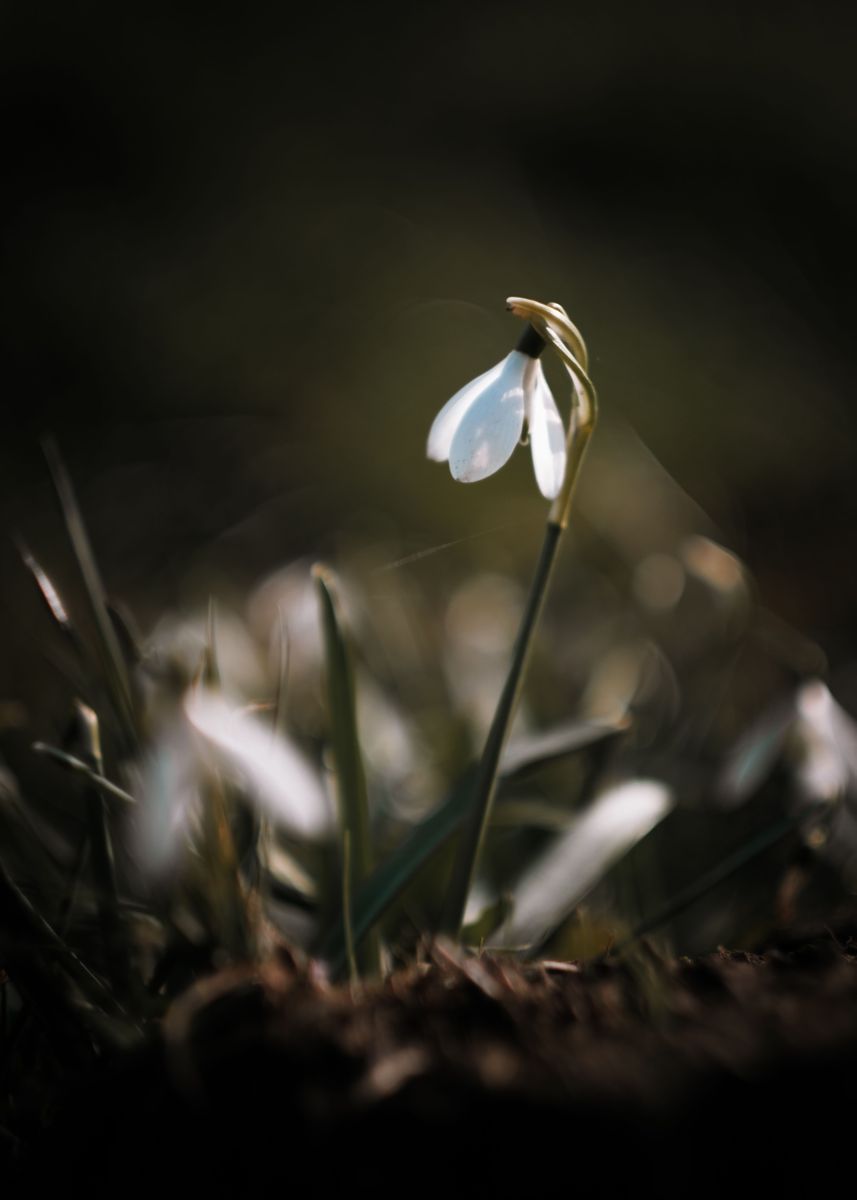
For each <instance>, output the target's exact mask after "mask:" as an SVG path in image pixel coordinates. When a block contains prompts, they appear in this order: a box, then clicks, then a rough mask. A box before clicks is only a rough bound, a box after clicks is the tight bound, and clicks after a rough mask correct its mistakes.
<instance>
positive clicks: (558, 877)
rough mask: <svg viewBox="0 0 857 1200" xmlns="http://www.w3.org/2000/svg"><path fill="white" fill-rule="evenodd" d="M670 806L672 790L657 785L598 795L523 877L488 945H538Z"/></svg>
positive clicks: (627, 785) (642, 783) (644, 782)
mask: <svg viewBox="0 0 857 1200" xmlns="http://www.w3.org/2000/svg"><path fill="white" fill-rule="evenodd" d="M673 804H674V796H673V793H672V790H671V789H670V788H668V787H667V786H666V784H663V783H661V782H659V781H658V780H655V779H634V780H628V781H626V782H624V783H620V784H617V785H616V786H615V787H612V788H609V789H608V790H607V791H606V792H602V794H601V795H600V796H599V797H598V798H597V799H596V800H594V801H593V802H592V804H590V805H589V807H588V808H587V809H585V810H584V811H583V812H582V813H581V814H580V815H579V816H578V817H576V818H575V819H574V821H573V823H572V824H571V826H570V827H569V829H568V830H567V831H566V832H565V833H564V834H562V835H561V836H560V837H558V838H557V839H556V841H555V842H554V843H553V844H552V845H551V846H550V847H549V849H548V850H546V851H545V853H544V854H543V855H542V857H541V858H539V859H537V860H536V861H535V862H534V863H532V864H531V865H530V866H529V867H528V868H527V870H526V871H525V872H524V874H523V875H522V877H521V879H520V880H519V881H518V883H517V885H516V887H515V890H514V908H513V910H512V915H511V917H510V918H509V920H508V921H507V922H506V924H505V925H503V926H502V928H501V929H500V930H498V932H497V933H496V934H495V935H493V936H492V937H491V938H490V939H489V945H491V946H522V945H523V946H530V945H536V944H538V943H539V942H540V941H542V940H543V939H544V938H545V937H546V936H547V935H548V934H549V933H550V932H551V931H552V930H553V929H555V928H556V927H557V925H559V924H560V922H561V921H562V920H563V919H564V918H565V917H566V915H567V914H568V913H570V912H571V910H572V909H573V908H574V906H575V905H576V904H578V903H579V902H580V901H581V900H582V899H583V897H584V896H585V895H586V893H587V892H588V891H589V890H590V888H592V887H593V886H594V885H595V884H596V883H597V882H598V880H599V879H600V878H601V876H602V875H603V874H604V872H605V871H606V870H607V869H608V867H611V866H612V865H613V863H615V862H617V861H618V860H619V859H620V858H621V857H622V855H623V854H626V853H627V851H628V850H630V849H631V847H632V846H634V845H636V843H637V842H639V841H641V840H642V839H643V838H644V837H645V836H646V834H647V833H649V831H650V830H652V829H654V827H655V826H656V825H657V824H658V823H659V822H660V821H662V820H663V819H664V817H665V816H666V815H667V813H668V812H669V811H670V809H671V808H672V807H673Z"/></svg>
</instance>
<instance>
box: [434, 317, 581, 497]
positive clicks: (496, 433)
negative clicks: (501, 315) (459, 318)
mask: <svg viewBox="0 0 857 1200" xmlns="http://www.w3.org/2000/svg"><path fill="white" fill-rule="evenodd" d="M544 345H545V343H544V342H543V340H542V339H541V337H540V336H539V335H538V334H537V333H536V332H535V331H534V330H532V329H528V330H527V332H526V333H525V334H524V335H523V337H522V338H521V340H520V341H519V343H518V346H517V348H516V349H515V350H513V351H512V352H511V354H507V355H506V357H505V358H504V359H503V360H502V362H499V363H497V365H496V366H494V367H492V368H491V370H490V371H486V372H485V374H484V375H480V376H478V378H476V379H474V380H473V381H472V382H471V383H468V384H467V386H466V387H463V388H462V389H461V391H460V392H456V394H455V395H454V396H453V397H452V399H451V400H449V401H447V403H446V404H445V405H444V406H443V408H442V409H441V410H440V412H439V413H438V414H437V416H436V417H435V419H434V424H433V425H432V427H431V430H430V432H429V437H428V446H427V453H428V456H429V458H431V459H434V460H435V462H447V461H448V462H449V469H450V471H451V472H452V476H453V478H454V479H458V480H459V481H460V482H461V483H476V482H477V481H478V480H480V479H486V478H487V477H488V476H489V475H493V474H494V472H495V471H499V470H500V468H501V467H502V466H503V464H504V463H505V462H507V461H508V460H509V458H511V456H512V452H513V450H514V449H515V446H516V445H517V444H518V443H519V442H520V440H521V434H522V432H523V428H524V420H526V422H527V429H528V432H529V440H530V448H531V450H532V454H533V466H534V467H535V472H536V482H537V483H538V485H539V491H540V492H541V493H542V495H543V496H545V497H547V499H548V500H553V499H554V497H555V496H557V494H558V493H559V490H560V488H561V487H562V483H563V479H564V477H565V465H566V445H565V443H566V437H565V429H564V427H563V424H562V420H561V418H560V415H559V411H558V409H557V406H556V401H555V400H554V398H553V396H552V395H551V390H550V388H549V387H548V384H547V380H546V379H545V376H544V372H543V370H542V365H541V363H540V362H539V355H540V354H541V352H542V350H543V349H544Z"/></svg>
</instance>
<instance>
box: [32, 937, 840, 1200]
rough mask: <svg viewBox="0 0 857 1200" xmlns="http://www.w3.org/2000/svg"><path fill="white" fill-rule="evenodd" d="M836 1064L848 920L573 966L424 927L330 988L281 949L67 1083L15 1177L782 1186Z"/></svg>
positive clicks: (836, 1111) (809, 1161) (833, 1106)
mask: <svg viewBox="0 0 857 1200" xmlns="http://www.w3.org/2000/svg"><path fill="white" fill-rule="evenodd" d="M855 1080H857V923H852V922H850V921H848V922H845V923H843V922H840V923H838V924H836V925H831V926H830V927H824V928H821V929H815V930H797V931H794V932H792V933H791V934H789V935H783V936H782V937H780V938H778V939H776V941H775V943H773V944H771V945H770V946H768V947H767V948H766V949H765V950H764V952H762V953H758V954H755V953H750V952H744V951H726V950H720V951H719V952H717V953H715V954H712V955H710V956H708V957H705V958H701V959H698V960H693V961H692V960H689V959H679V960H671V961H670V960H664V959H661V958H660V957H658V956H657V955H656V954H655V953H654V952H653V951H652V950H650V949H647V948H646V947H642V948H640V949H638V950H637V951H635V952H634V954H633V955H631V956H626V958H625V960H624V961H623V962H613V961H601V962H596V963H591V964H588V965H586V966H585V967H582V966H580V965H578V964H575V963H565V962H549V961H542V962H537V963H531V964H520V963H517V962H515V961H512V960H507V959H501V958H498V957H493V956H489V955H487V954H486V955H482V956H472V955H464V954H462V953H461V952H459V951H457V950H455V949H454V948H453V947H451V946H448V945H445V944H443V943H441V944H436V945H434V946H432V947H430V948H427V949H426V951H425V953H424V955H423V957H422V959H421V961H418V962H417V963H415V964H414V965H412V966H410V967H409V968H407V969H403V970H399V971H398V972H396V973H394V974H393V975H392V976H390V977H389V978H388V979H387V980H386V981H385V982H383V983H381V984H377V985H359V986H354V987H333V986H331V985H329V984H328V983H327V982H326V981H325V980H324V978H323V976H322V974H321V973H320V972H319V970H318V969H317V967H316V966H314V965H313V964H310V963H304V962H298V961H297V960H296V959H295V958H294V956H293V955H291V954H290V953H289V952H288V951H286V950H285V949H284V950H283V951H282V953H280V954H279V955H278V956H277V957H276V958H274V959H273V960H271V961H270V962H269V963H268V964H267V965H265V966H264V967H262V968H260V969H258V970H251V969H240V970H239V969H232V970H228V971H225V972H223V973H221V974H220V975H216V976H213V977H210V978H209V979H207V980H205V981H203V982H201V983H200V984H198V985H196V986H195V987H194V988H193V989H191V991H190V992H188V993H186V994H185V996H184V997H182V998H181V1000H180V1001H179V1002H178V1003H177V1004H176V1005H175V1006H174V1007H173V1009H172V1010H171V1012H170V1013H169V1014H168V1017H167V1019H166V1021H165V1022H164V1023H163V1026H162V1027H161V1029H160V1030H159V1031H158V1033H157V1035H156V1036H154V1037H153V1038H152V1039H151V1040H150V1041H149V1042H147V1044H146V1045H145V1046H144V1047H143V1048H140V1049H137V1050H135V1051H133V1052H131V1053H130V1054H128V1055H124V1056H120V1057H118V1058H117V1059H114V1061H113V1062H112V1063H110V1064H107V1065H105V1066H104V1067H103V1068H102V1069H101V1070H100V1071H99V1072H98V1073H97V1075H96V1076H95V1077H90V1078H86V1079H83V1080H79V1081H77V1082H76V1083H75V1085H74V1086H73V1087H72V1088H71V1090H70V1093H69V1094H68V1095H67V1096H66V1098H65V1100H64V1102H63V1103H62V1104H61V1105H60V1106H59V1108H58V1110H57V1115H56V1120H55V1121H54V1122H53V1125H52V1127H51V1129H50V1130H49V1131H48V1133H47V1134H46V1135H45V1136H44V1137H43V1138H42V1139H41V1141H39V1142H37V1149H36V1151H35V1152H33V1153H31V1154H30V1155H29V1156H25V1158H24V1163H23V1166H24V1170H23V1182H24V1183H25V1184H26V1185H27V1187H28V1188H29V1187H34V1186H35V1185H36V1183H37V1182H38V1183H56V1182H62V1183H63V1184H64V1185H65V1186H68V1185H69V1184H70V1183H73V1184H74V1185H75V1186H78V1185H79V1186H84V1185H85V1186H87V1187H88V1189H89V1192H90V1194H114V1193H116V1192H118V1191H120V1190H123V1189H127V1188H128V1187H132V1188H134V1189H136V1188H137V1187H140V1188H142V1187H144V1186H145V1187H147V1188H154V1187H156V1186H158V1187H161V1186H164V1185H166V1184H168V1183H169V1184H171V1185H172V1184H180V1183H183V1184H184V1185H186V1186H194V1187H196V1186H201V1185H205V1186H207V1187H208V1188H209V1189H210V1190H213V1191H214V1193H215V1194H217V1193H218V1192H219V1191H220V1190H221V1189H223V1190H229V1191H230V1193H231V1194H235V1193H234V1189H235V1188H236V1187H237V1188H238V1194H243V1193H244V1190H245V1189H248V1191H247V1194H249V1189H250V1188H251V1187H255V1186H256V1185H258V1184H261V1183H263V1182H266V1183H267V1182H268V1181H276V1180H279V1181H280V1183H281V1185H282V1186H283V1187H285V1186H287V1185H288V1183H289V1181H291V1182H292V1184H294V1185H296V1186H297V1181H298V1179H300V1178H303V1177H304V1174H305V1173H306V1172H309V1175H310V1176H311V1177H312V1178H313V1179H315V1180H316V1182H317V1183H318V1184H319V1185H322V1184H323V1185H324V1186H329V1185H338V1186H352V1185H357V1184H359V1185H361V1186H362V1185H368V1186H372V1187H373V1188H376V1189H380V1190H381V1191H382V1193H383V1192H384V1191H386V1190H387V1188H388V1187H389V1188H391V1189H392V1187H393V1186H395V1187H396V1190H399V1189H400V1188H404V1189H406V1190H409V1191H411V1192H413V1191H416V1192H417V1193H419V1192H421V1191H422V1190H423V1189H425V1190H427V1191H428V1190H436V1189H437V1188H438V1187H442V1186H443V1187H446V1186H449V1187H455V1186H457V1185H458V1184H459V1183H461V1184H463V1183H465V1182H466V1183H467V1184H468V1185H470V1184H477V1185H478V1186H479V1187H480V1188H484V1187H487V1186H492V1187H493V1186H498V1187H500V1188H501V1189H502V1188H503V1187H505V1186H512V1184H515V1185H516V1186H532V1185H534V1184H535V1185H536V1186H538V1187H540V1189H541V1188H544V1189H548V1188H549V1189H550V1190H552V1191H553V1190H556V1189H557V1188H561V1189H562V1190H571V1189H575V1190H576V1189H578V1188H585V1190H586V1192H587V1193H588V1194H593V1193H594V1194H596V1195H614V1194H615V1195H618V1194H619V1193H620V1192H621V1193H625V1192H626V1191H627V1190H628V1189H631V1188H633V1189H639V1190H641V1191H642V1190H645V1191H647V1192H650V1193H651V1194H653V1195H657V1196H668V1197H672V1196H685V1195H708V1194H711V1195H714V1194H721V1193H722V1192H723V1191H724V1189H734V1188H735V1187H737V1186H743V1185H752V1186H754V1187H765V1188H766V1189H768V1190H770V1191H772V1192H774V1191H775V1192H777V1193H778V1194H780V1195H783V1194H785V1195H802V1194H804V1192H805V1191H808V1190H809V1189H810V1188H811V1189H812V1190H813V1192H817V1190H818V1188H819V1186H824V1187H826V1186H828V1185H830V1186H832V1185H833V1184H834V1183H835V1181H836V1180H837V1179H838V1178H839V1176H840V1175H841V1176H842V1177H843V1178H845V1177H847V1175H848V1173H849V1164H850V1152H851V1147H852V1145H853V1132H852V1130H853V1125H854V1115H853V1103H852V1096H853V1093H854V1090H855ZM300 1186H302V1187H303V1186H305V1185H304V1184H301V1185H300ZM313 1186H315V1185H313Z"/></svg>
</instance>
